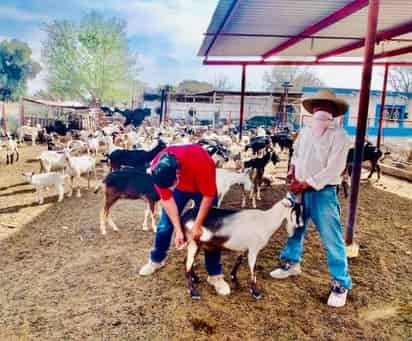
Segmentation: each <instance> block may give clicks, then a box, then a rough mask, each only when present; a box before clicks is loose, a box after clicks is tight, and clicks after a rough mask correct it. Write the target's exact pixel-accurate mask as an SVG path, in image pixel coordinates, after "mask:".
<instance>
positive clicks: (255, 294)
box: [250, 289, 262, 300]
mask: <svg viewBox="0 0 412 341" xmlns="http://www.w3.org/2000/svg"><path fill="white" fill-rule="evenodd" d="M250 292H251V293H252V296H253V298H254V299H255V300H260V299H261V298H262V294H261V293H260V291H259V290H257V289H251V290H250Z"/></svg>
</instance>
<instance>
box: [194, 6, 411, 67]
mask: <svg viewBox="0 0 412 341" xmlns="http://www.w3.org/2000/svg"><path fill="white" fill-rule="evenodd" d="M367 5H368V0H276V1H275V0H220V1H219V2H218V5H217V7H216V10H215V12H214V14H213V17H212V20H211V22H210V25H209V28H208V30H207V32H206V34H205V38H204V40H203V43H202V46H201V48H200V50H199V53H198V55H199V56H205V57H255V58H256V57H257V58H259V59H264V60H273V57H278V58H281V59H287V60H291V58H292V57H293V58H301V59H302V58H303V59H304V58H306V60H317V59H322V60H323V59H327V58H328V57H331V56H332V57H334V56H339V57H356V58H357V59H356V60H360V58H359V57H362V56H363V47H362V46H363V42H364V37H365V31H366V23H367V13H368V6H367ZM377 40H381V41H378V42H377V46H376V49H375V54H381V53H384V52H385V53H386V52H388V51H392V50H398V49H404V50H405V48H406V51H407V53H404V54H403V55H402V56H393V57H386V58H384V59H382V60H383V61H395V60H396V61H399V60H403V61H412V1H409V0H381V1H380V8H379V16H378V36H377ZM345 46H348V48H349V49H348V50H343V51H339V50H338V51H336V49H341V48H342V47H345ZM408 49H410V50H408ZM400 51H401V52H402V51H403V50H400ZM336 52H340V53H338V54H336ZM382 60H381V61H382Z"/></svg>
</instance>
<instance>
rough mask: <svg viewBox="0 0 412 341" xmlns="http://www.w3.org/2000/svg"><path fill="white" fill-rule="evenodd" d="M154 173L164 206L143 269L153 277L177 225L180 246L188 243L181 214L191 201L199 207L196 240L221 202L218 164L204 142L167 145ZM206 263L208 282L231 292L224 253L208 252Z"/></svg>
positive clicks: (154, 165) (194, 231)
mask: <svg viewBox="0 0 412 341" xmlns="http://www.w3.org/2000/svg"><path fill="white" fill-rule="evenodd" d="M151 172H152V176H153V178H154V182H155V184H156V185H155V187H156V191H157V192H158V193H159V195H160V199H161V203H162V206H163V209H162V213H161V217H160V221H159V224H158V226H157V232H156V238H155V245H154V248H153V249H152V251H151V253H150V259H149V262H148V263H147V264H146V265H144V266H143V267H142V268H141V270H140V272H139V274H140V275H141V276H150V275H152V274H153V273H154V272H155V271H156V270H158V269H159V268H161V267H162V266H163V265H164V263H165V262H164V261H165V259H166V256H167V251H168V249H169V246H170V241H171V239H172V234H173V228H174V231H175V234H176V235H175V245H176V248H177V249H181V248H183V247H184V246H185V245H186V241H185V237H184V234H183V230H182V226H181V224H180V214H181V212H182V210H183V209H184V208H185V206H186V204H187V203H188V201H189V200H193V201H194V202H195V206H196V207H197V208H198V215H197V218H196V221H195V224H194V226H193V228H192V234H193V238H194V239H196V240H198V239H199V238H200V236H201V233H202V224H203V222H204V220H205V219H206V216H207V214H208V213H209V210H210V208H211V207H212V206H213V205H216V203H217V200H216V199H217V188H216V167H215V164H214V162H213V160H212V158H211V157H210V156H209V154H208V153H207V151H205V150H204V149H203V148H202V147H201V146H200V145H197V144H191V145H183V146H171V147H167V148H165V149H164V150H163V151H162V152H160V153H159V154H158V155H157V156H156V158H155V159H154V160H153V162H152V166H151ZM205 265H206V270H207V272H208V274H209V277H208V279H207V281H208V282H209V283H210V284H212V285H213V286H214V287H215V289H216V292H217V293H218V294H220V295H228V294H229V293H230V287H229V285H228V284H227V283H226V282H225V280H224V279H223V275H222V266H221V264H220V252H216V251H213V252H211V251H205Z"/></svg>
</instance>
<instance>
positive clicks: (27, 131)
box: [17, 125, 41, 146]
mask: <svg viewBox="0 0 412 341" xmlns="http://www.w3.org/2000/svg"><path fill="white" fill-rule="evenodd" d="M40 129H41V127H40V126H39V125H37V126H36V127H29V126H21V127H19V128H17V136H18V140H19V142H20V143H21V142H23V140H24V136H25V135H30V137H31V143H32V145H33V146H34V145H35V144H36V139H37V136H38V135H39V131H40Z"/></svg>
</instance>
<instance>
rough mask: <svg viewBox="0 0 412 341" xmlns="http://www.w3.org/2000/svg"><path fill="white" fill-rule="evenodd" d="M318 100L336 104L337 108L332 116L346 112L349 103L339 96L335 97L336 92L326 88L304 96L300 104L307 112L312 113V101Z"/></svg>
mask: <svg viewBox="0 0 412 341" xmlns="http://www.w3.org/2000/svg"><path fill="white" fill-rule="evenodd" d="M320 101H326V102H332V103H334V104H335V105H336V109H337V110H336V113H334V114H333V116H334V117H338V116H341V115H344V114H345V112H347V111H348V109H349V105H348V103H346V101H344V100H343V99H340V98H336V94H335V93H334V92H333V91H331V90H327V89H322V90H319V91H318V92H317V93H316V94H315V96H313V97H309V98H305V99H304V100H303V101H302V105H303V107H304V108H305V109H306V110H307V111H308V112H310V113H311V114H313V103H314V102H320Z"/></svg>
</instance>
